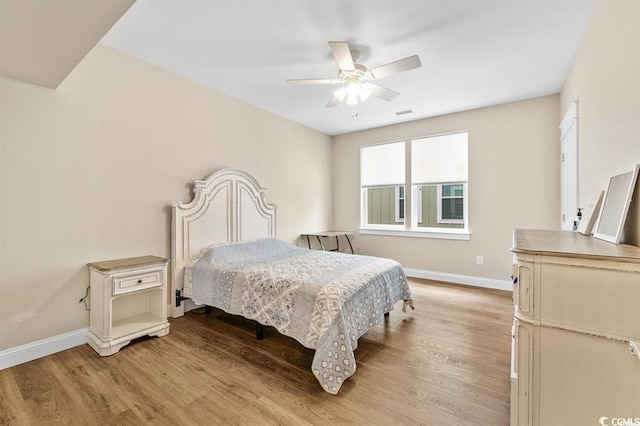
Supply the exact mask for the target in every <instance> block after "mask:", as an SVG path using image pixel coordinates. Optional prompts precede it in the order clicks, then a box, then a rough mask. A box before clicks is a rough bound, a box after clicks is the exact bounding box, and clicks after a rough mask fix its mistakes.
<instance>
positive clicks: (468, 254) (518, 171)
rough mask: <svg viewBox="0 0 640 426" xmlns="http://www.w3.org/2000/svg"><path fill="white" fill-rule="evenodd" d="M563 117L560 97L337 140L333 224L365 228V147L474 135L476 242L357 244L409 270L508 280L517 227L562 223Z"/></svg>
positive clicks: (366, 239) (381, 239)
mask: <svg viewBox="0 0 640 426" xmlns="http://www.w3.org/2000/svg"><path fill="white" fill-rule="evenodd" d="M558 115H559V111H558V96H557V95H553V96H546V97H542V98H537V99H532V100H527V101H522V102H515V103H509V104H504V105H499V106H495V107H490V108H482V109H477V110H473V111H468V112H463V113H458V114H451V115H446V116H441V117H435V118H429V119H424V120H418V121H414V122H410V123H405V124H399V125H395V126H388V127H382V128H378V129H373V130H368V131H362V132H356V133H351V134H347V135H342V136H337V137H334V138H333V173H334V176H335V177H334V182H333V204H334V206H335V208H334V211H333V224H334V227H335V228H338V229H357V228H358V227H359V226H360V204H359V203H360V195H359V194H360V188H359V185H360V175H359V173H360V158H359V153H360V151H359V150H360V146H361V145H366V144H372V143H378V142H385V141H394V140H403V139H405V140H406V139H411V138H415V137H420V136H428V135H434V134H441V133H449V132H456V131H461V130H468V131H469V226H470V230H471V240H470V241H451V240H441V239H424V238H406V237H389V236H373V235H359V236H358V237H357V238H356V239H355V247H356V250H357V251H358V252H360V253H364V254H370V255H376V256H384V257H390V258H393V259H396V260H398V261H399V262H400V263H402V265H403V266H404V267H405V268H411V269H419V270H424V271H434V272H442V273H449V274H456V275H465V276H473V277H484V278H490V279H499V280H508V279H509V277H510V275H511V264H512V262H511V253H510V251H509V249H510V248H511V232H512V230H513V229H514V228H549V229H554V228H558V227H559V224H560V221H559V212H560V189H559V181H560V163H559V152H560V148H559V131H558V123H559V120H558ZM476 256H484V265H481V266H480V265H477V264H476Z"/></svg>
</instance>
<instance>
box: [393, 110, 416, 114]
mask: <svg viewBox="0 0 640 426" xmlns="http://www.w3.org/2000/svg"><path fill="white" fill-rule="evenodd" d="M412 112H413V111H411V110H410V109H405V110H404V111H398V112H396V115H405V114H411V113H412Z"/></svg>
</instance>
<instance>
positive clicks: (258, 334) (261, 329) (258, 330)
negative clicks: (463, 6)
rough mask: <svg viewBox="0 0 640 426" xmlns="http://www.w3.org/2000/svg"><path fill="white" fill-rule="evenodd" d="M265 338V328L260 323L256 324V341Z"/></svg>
mask: <svg viewBox="0 0 640 426" xmlns="http://www.w3.org/2000/svg"><path fill="white" fill-rule="evenodd" d="M263 338H264V326H263V325H262V324H260V323H256V340H262V339H263Z"/></svg>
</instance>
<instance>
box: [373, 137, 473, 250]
mask: <svg viewBox="0 0 640 426" xmlns="http://www.w3.org/2000/svg"><path fill="white" fill-rule="evenodd" d="M467 139H468V133H467V132H461V133H452V134H446V135H438V136H431V137H424V138H417V139H413V140H411V141H410V142H408V143H407V145H408V148H409V149H407V150H405V142H393V143H388V144H380V145H371V146H363V147H362V148H361V171H362V181H361V183H362V222H361V223H362V228H363V230H365V231H366V230H367V229H369V230H381V231H385V230H393V231H394V232H395V231H404V233H406V234H411V236H430V235H427V234H429V233H437V234H443V233H453V234H459V235H460V234H461V233H463V234H467V235H468V207H467V205H468V193H467V192H468V191H467V172H468V171H467V169H468V154H467V152H468V146H467V145H468V142H467ZM405 166H406V167H405ZM407 168H409V170H410V173H409V175H410V176H408V177H410V181H409V182H405V180H406V179H407V177H405V170H406V169H407ZM407 188H410V189H411V190H410V191H409V190H408V189H407ZM408 206H411V207H408ZM407 208H408V209H409V211H407ZM405 219H406V220H405ZM416 233H418V234H416ZM456 238H457V237H456ZM466 239H468V238H466Z"/></svg>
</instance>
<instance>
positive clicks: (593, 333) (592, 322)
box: [511, 229, 640, 425]
mask: <svg viewBox="0 0 640 426" xmlns="http://www.w3.org/2000/svg"><path fill="white" fill-rule="evenodd" d="M512 252H513V256H514V291H513V295H514V307H515V310H514V321H513V333H512V334H513V342H512V360H511V424H512V425H598V424H612V423H611V420H612V419H635V420H638V419H639V418H640V359H639V358H638V357H637V356H635V355H633V354H632V353H631V350H630V345H629V342H630V341H632V342H633V341H635V342H637V343H638V345H640V248H638V247H634V246H629V245H617V244H612V243H608V242H605V241H601V240H598V239H595V238H593V237H589V236H585V235H582V234H579V233H576V232H570V231H543V230H521V229H518V230H515V231H514V233H513V249H512ZM635 420H634V421H635ZM620 424H623V423H620Z"/></svg>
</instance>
